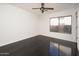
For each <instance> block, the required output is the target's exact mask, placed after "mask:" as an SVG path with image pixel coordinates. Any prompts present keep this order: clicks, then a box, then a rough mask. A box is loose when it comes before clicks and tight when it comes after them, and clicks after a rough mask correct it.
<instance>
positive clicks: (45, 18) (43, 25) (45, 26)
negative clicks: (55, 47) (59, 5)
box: [39, 9, 76, 42]
mask: <svg viewBox="0 0 79 59" xmlns="http://www.w3.org/2000/svg"><path fill="white" fill-rule="evenodd" d="M75 12H76V10H74V9H70V10H66V11H62V12H54V13H52V14H44V15H42V19H40V21H41V22H40V26H39V27H40V31H39V33H40V34H41V35H45V36H49V37H54V38H59V39H62V40H67V41H72V42H76V14H75ZM66 15H72V34H64V33H57V32H50V28H49V18H51V17H58V16H66Z"/></svg>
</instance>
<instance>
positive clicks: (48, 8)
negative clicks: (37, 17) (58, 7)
mask: <svg viewBox="0 0 79 59" xmlns="http://www.w3.org/2000/svg"><path fill="white" fill-rule="evenodd" d="M44 9H47V10H54V8H44Z"/></svg>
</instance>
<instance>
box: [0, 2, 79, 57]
mask: <svg viewBox="0 0 79 59" xmlns="http://www.w3.org/2000/svg"><path fill="white" fill-rule="evenodd" d="M78 50H79V3H0V56H78V55H79V52H78Z"/></svg>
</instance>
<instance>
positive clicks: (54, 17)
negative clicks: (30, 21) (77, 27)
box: [49, 15, 72, 34]
mask: <svg viewBox="0 0 79 59" xmlns="http://www.w3.org/2000/svg"><path fill="white" fill-rule="evenodd" d="M62 17H71V33H67V32H59V28H58V29H57V30H58V31H57V32H56V33H64V34H72V15H66V16H58V17H50V18H49V30H50V32H55V31H51V19H53V18H58V24H59V25H58V27H59V26H60V18H62Z"/></svg>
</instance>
